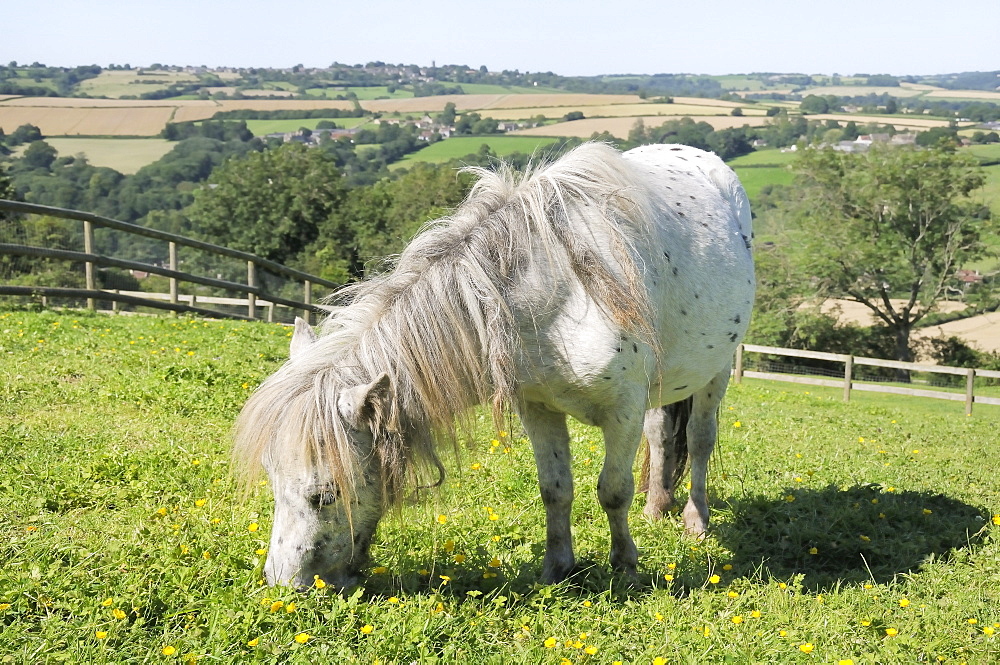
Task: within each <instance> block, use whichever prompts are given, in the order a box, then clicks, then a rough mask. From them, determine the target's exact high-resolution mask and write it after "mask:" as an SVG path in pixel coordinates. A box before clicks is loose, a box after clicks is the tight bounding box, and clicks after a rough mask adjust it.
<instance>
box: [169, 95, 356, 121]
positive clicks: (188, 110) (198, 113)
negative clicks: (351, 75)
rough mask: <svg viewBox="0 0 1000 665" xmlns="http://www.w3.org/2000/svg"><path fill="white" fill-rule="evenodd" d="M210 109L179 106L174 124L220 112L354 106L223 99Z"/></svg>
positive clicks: (347, 106) (324, 101) (325, 101)
mask: <svg viewBox="0 0 1000 665" xmlns="http://www.w3.org/2000/svg"><path fill="white" fill-rule="evenodd" d="M211 104H212V106H210V107H190V106H178V108H177V113H176V114H175V115H174V118H173V120H174V122H189V121H192V120H208V119H209V118H211V117H212V116H213V115H215V114H216V113H217V112H219V111H236V110H239V109H252V110H254V111H283V110H298V111H303V110H307V111H308V110H313V109H343V110H350V109H353V108H354V104H352V103H351V102H346V101H335V100H332V99H318V100H315V101H312V100H299V99H288V100H285V99H242V100H237V99H223V100H219V101H215V102H211Z"/></svg>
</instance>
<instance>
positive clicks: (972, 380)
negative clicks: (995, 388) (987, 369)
mask: <svg viewBox="0 0 1000 665" xmlns="http://www.w3.org/2000/svg"><path fill="white" fill-rule="evenodd" d="M975 387H976V370H974V369H968V370H966V372H965V415H967V416H971V415H972V403H973V402H974V401H975V396H974V395H973V391H974V390H975Z"/></svg>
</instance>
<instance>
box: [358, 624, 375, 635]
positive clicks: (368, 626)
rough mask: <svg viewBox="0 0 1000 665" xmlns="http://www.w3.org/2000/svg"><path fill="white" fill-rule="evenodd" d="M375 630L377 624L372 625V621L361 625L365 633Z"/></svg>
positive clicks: (368, 633)
mask: <svg viewBox="0 0 1000 665" xmlns="http://www.w3.org/2000/svg"><path fill="white" fill-rule="evenodd" d="M373 630H375V626H373V625H371V624H370V623H369V624H365V625H364V626H361V632H362V634H364V635H370V634H371V632H372V631H373Z"/></svg>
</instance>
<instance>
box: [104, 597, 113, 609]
mask: <svg viewBox="0 0 1000 665" xmlns="http://www.w3.org/2000/svg"><path fill="white" fill-rule="evenodd" d="M114 604H115V599H114V598H105V599H104V600H102V601H101V605H103V606H104V607H111V606H112V605H114Z"/></svg>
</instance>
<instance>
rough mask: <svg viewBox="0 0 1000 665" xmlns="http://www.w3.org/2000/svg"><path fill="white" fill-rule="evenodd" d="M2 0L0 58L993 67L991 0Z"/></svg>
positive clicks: (674, 67)
mask: <svg viewBox="0 0 1000 665" xmlns="http://www.w3.org/2000/svg"><path fill="white" fill-rule="evenodd" d="M949 7H952V8H957V7H958V6H949V5H947V4H946V3H942V2H940V0H933V1H932V0H905V1H897V0H892V1H886V0H840V1H839V2H833V3H827V2H815V1H814V0H758V1H757V2H746V1H743V2H740V1H737V0H680V1H676V0H658V1H657V0H628V1H621V0H619V1H617V2H609V1H602V2H598V1H597V0H573V1H567V0H496V1H493V2H482V1H474V0H464V1H459V0H407V1H405V2H399V1H390V0H352V1H351V2H343V1H341V0H327V1H321V0H314V1H312V2H306V1H304V0H283V1H281V2H274V1H270V2H265V1H264V0H197V1H196V0H171V1H169V2H165V1H163V0H135V1H133V2H128V1H124V0H117V1H115V2H109V1H108V0H87V1H84V2H81V1H80V0H30V1H27V0H0V24H2V25H3V26H4V28H3V30H2V31H0V34H2V37H0V63H3V64H6V63H8V62H10V61H12V60H16V61H17V62H19V63H22V64H24V63H32V62H36V61H37V62H41V63H43V64H46V65H52V66H76V65H90V64H97V65H101V66H107V65H109V64H119V65H123V64H130V65H132V66H133V67H141V66H148V65H151V64H154V63H160V64H164V65H206V66H209V67H275V68H279V67H291V66H294V65H296V64H302V65H305V66H307V67H325V66H328V65H330V64H331V63H333V62H341V63H346V64H355V63H367V62H372V61H383V62H386V63H392V64H417V65H422V66H428V65H431V64H432V63H436V64H438V65H443V64H461V65H469V66H470V67H475V68H478V67H480V66H481V65H486V66H487V67H488V68H489V69H490V70H492V71H499V70H503V69H510V70H514V69H517V70H520V71H521V72H526V71H527V72H545V71H551V72H554V73H556V74H561V75H564V76H596V75H600V74H657V73H671V74H676V73H688V74H737V73H750V72H787V73H791V72H795V73H804V74H840V75H850V74H856V73H866V74H894V75H905V74H915V75H916V74H944V73H953V72H961V71H975V70H979V71H989V70H996V69H1000V36H998V35H1000V32H998V30H997V22H996V21H997V19H996V16H997V10H1000V2H998V0H986V2H984V3H981V4H980V5H978V9H976V7H977V5H974V4H973V5H962V7H963V9H962V11H955V12H949V11H948V8H949Z"/></svg>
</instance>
